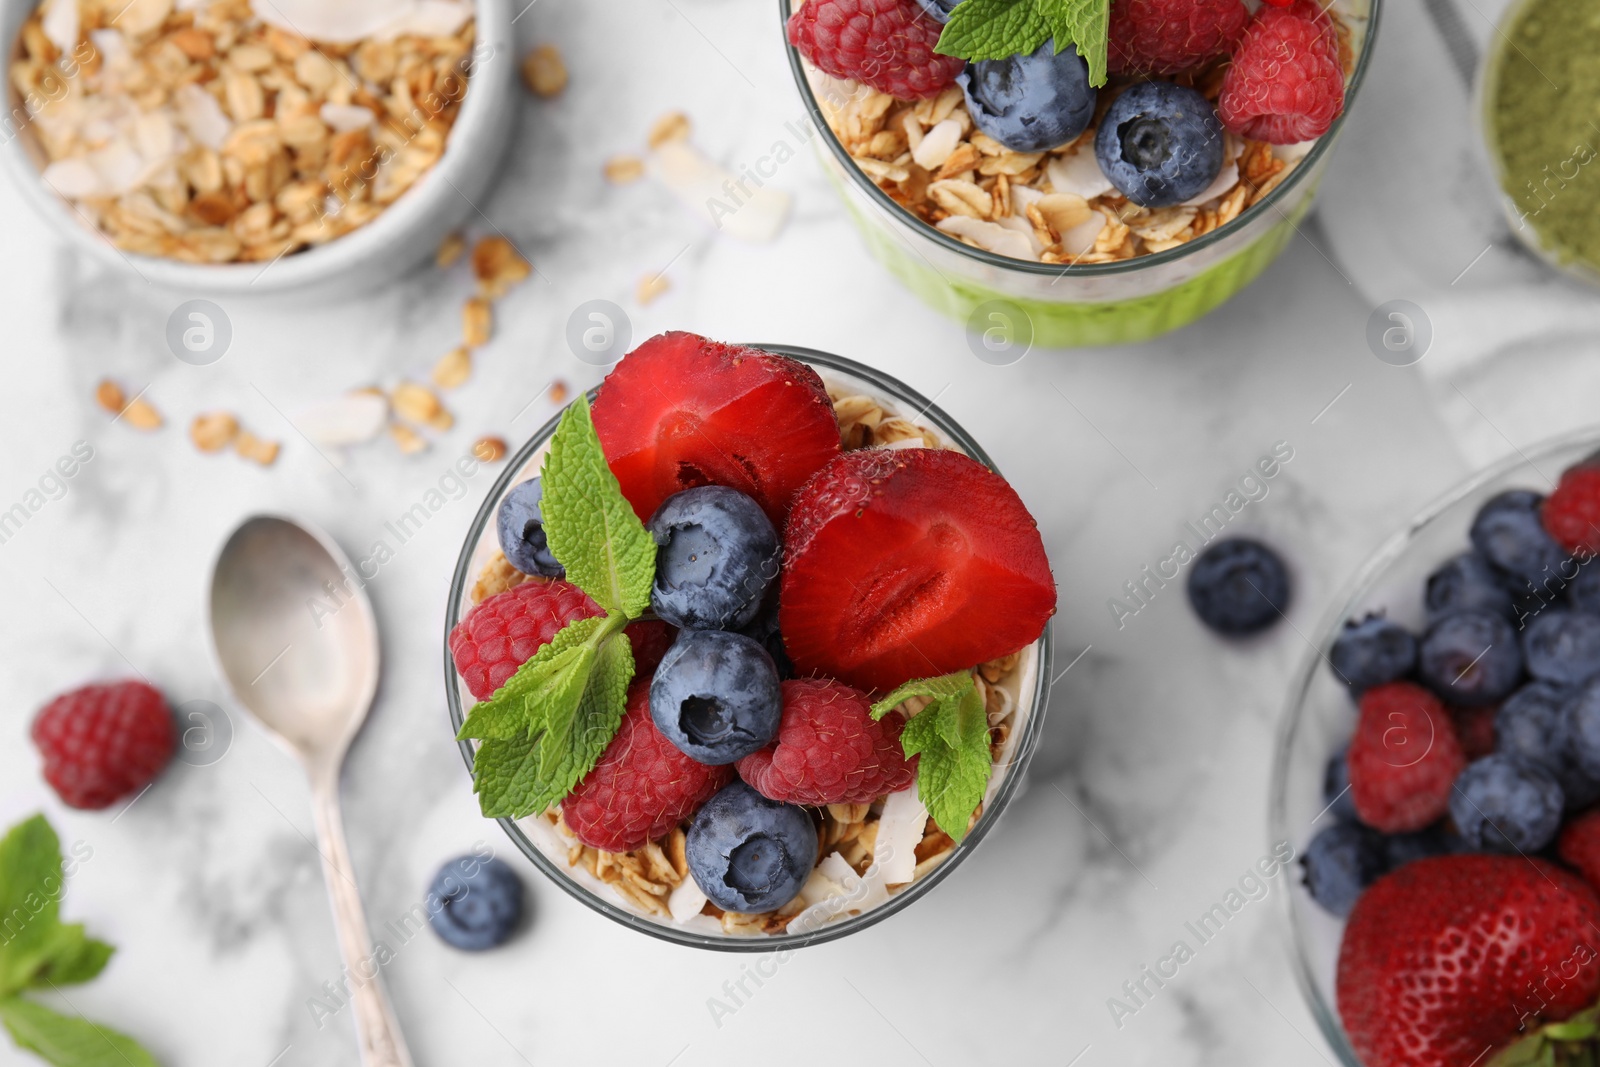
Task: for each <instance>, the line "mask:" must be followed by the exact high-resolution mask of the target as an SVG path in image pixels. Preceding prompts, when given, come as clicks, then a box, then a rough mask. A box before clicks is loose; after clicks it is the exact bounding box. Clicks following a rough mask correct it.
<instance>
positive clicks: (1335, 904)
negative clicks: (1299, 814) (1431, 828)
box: [1300, 823, 1385, 917]
mask: <svg viewBox="0 0 1600 1067" xmlns="http://www.w3.org/2000/svg"><path fill="white" fill-rule="evenodd" d="M1300 865H1301V867H1302V869H1303V873H1304V881H1305V886H1306V889H1308V890H1309V891H1310V892H1311V899H1313V900H1315V901H1316V902H1317V903H1318V904H1321V905H1322V907H1323V908H1324V909H1325V910H1327V911H1329V912H1332V913H1333V914H1334V915H1338V916H1341V917H1342V916H1345V915H1349V914H1350V909H1351V908H1353V907H1355V903H1356V898H1357V897H1359V896H1361V892H1362V890H1364V889H1366V888H1367V886H1369V885H1371V884H1372V883H1373V882H1375V881H1377V879H1378V876H1379V875H1381V874H1383V871H1384V866H1385V864H1384V855H1383V843H1382V841H1381V840H1380V839H1379V837H1378V835H1377V834H1375V833H1373V832H1372V831H1371V830H1369V829H1367V828H1366V827H1365V826H1359V825H1357V824H1355V823H1338V824H1336V825H1334V826H1330V827H1328V828H1327V829H1325V830H1323V831H1322V832H1321V833H1319V834H1317V836H1316V837H1313V838H1312V839H1311V844H1309V845H1307V846H1306V851H1305V855H1303V856H1301V857H1300Z"/></svg>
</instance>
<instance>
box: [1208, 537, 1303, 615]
mask: <svg viewBox="0 0 1600 1067" xmlns="http://www.w3.org/2000/svg"><path fill="white" fill-rule="evenodd" d="M1188 592H1189V604H1190V605H1191V606H1192V607H1193V608H1194V612H1195V614H1196V615H1198V616H1200V621H1201V622H1203V623H1205V624H1206V625H1207V626H1209V627H1211V629H1213V630H1215V631H1217V632H1218V633H1222V634H1229V635H1243V634H1252V633H1255V632H1256V631H1258V630H1264V629H1266V628H1267V627H1268V626H1271V625H1272V624H1273V623H1274V622H1276V621H1277V619H1278V616H1279V615H1280V614H1282V613H1283V612H1285V611H1287V610H1288V608H1289V571H1288V568H1286V567H1285V566H1284V565H1283V560H1281V559H1279V558H1278V554H1277V553H1276V552H1274V551H1273V550H1272V549H1270V548H1268V547H1267V546H1266V545H1264V544H1262V543H1261V542H1260V541H1251V540H1249V539H1247V538H1243V537H1235V538H1230V539H1229V540H1226V541H1218V542H1217V543H1216V544H1214V545H1212V546H1211V547H1210V548H1208V549H1206V550H1205V551H1204V552H1202V553H1200V558H1199V559H1197V560H1195V563H1194V569H1193V570H1191V571H1190V572H1189V585H1188Z"/></svg>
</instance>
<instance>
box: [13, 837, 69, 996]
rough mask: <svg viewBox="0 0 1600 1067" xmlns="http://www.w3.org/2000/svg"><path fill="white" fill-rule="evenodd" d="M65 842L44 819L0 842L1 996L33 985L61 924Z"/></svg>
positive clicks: (47, 958) (48, 954) (48, 956)
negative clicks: (62, 868) (62, 847)
mask: <svg viewBox="0 0 1600 1067" xmlns="http://www.w3.org/2000/svg"><path fill="white" fill-rule="evenodd" d="M64 890H65V886H64V884H63V880H62V874H61V839H60V838H58V837H56V832H55V831H54V830H53V829H51V828H50V824H49V823H48V822H46V821H45V818H44V816H43V815H35V816H33V817H32V818H31V819H26V820H24V821H23V822H20V823H18V824H17V825H16V826H13V827H12V828H11V830H10V831H9V832H8V833H7V834H6V836H5V837H4V838H0V997H3V996H7V995H9V994H11V993H15V992H16V991H17V990H19V989H22V988H24V987H25V986H27V985H28V984H29V983H30V982H32V981H33V979H34V977H35V975H37V974H38V972H39V971H40V970H41V969H42V968H43V967H44V966H45V964H46V963H47V962H48V961H49V958H50V954H51V951H52V946H53V944H54V938H55V937H56V930H57V928H58V926H59V925H60V912H61V895H62V893H63V891H64Z"/></svg>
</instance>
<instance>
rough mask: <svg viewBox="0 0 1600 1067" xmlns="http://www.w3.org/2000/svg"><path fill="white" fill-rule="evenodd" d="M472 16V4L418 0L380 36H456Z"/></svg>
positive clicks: (448, 0) (447, 0) (445, 0)
mask: <svg viewBox="0 0 1600 1067" xmlns="http://www.w3.org/2000/svg"><path fill="white" fill-rule="evenodd" d="M471 17H472V5H471V4H463V3H455V2H453V0H417V2H416V3H414V4H411V5H410V10H409V11H408V12H407V13H406V14H404V15H402V16H401V17H400V18H398V19H396V20H395V21H394V22H392V23H390V24H389V25H388V26H386V27H385V28H384V29H383V30H382V31H381V33H380V34H379V36H381V37H398V36H400V35H401V34H415V35H416V36H418V37H454V36H455V35H456V32H457V31H458V30H460V29H461V27H462V26H465V25H466V24H467V20H468V19H469V18H471Z"/></svg>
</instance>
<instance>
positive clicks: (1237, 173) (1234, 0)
mask: <svg viewBox="0 0 1600 1067" xmlns="http://www.w3.org/2000/svg"><path fill="white" fill-rule="evenodd" d="M791 10H792V14H791V15H790V18H789V21H788V39H789V42H790V43H791V44H792V45H793V46H794V47H795V48H796V49H797V50H798V51H799V53H800V55H801V57H802V58H803V59H804V61H805V63H806V65H807V67H808V71H809V73H810V74H811V75H812V77H813V85H814V86H816V87H819V91H818V92H817V93H816V96H817V98H818V100H819V103H820V104H821V106H822V109H823V112H824V117H825V118H826V119H827V121H828V122H829V125H830V127H831V128H832V129H833V132H834V133H835V134H836V135H837V136H838V137H839V139H840V141H841V142H842V143H843V145H844V147H845V149H846V151H847V152H848V153H849V154H850V156H851V158H852V159H853V160H854V161H855V163H856V164H857V166H858V167H859V168H860V169H861V170H862V172H863V173H864V174H866V175H868V176H870V177H871V179H872V180H873V181H875V182H876V183H877V184H878V186H879V187H880V188H882V189H883V190H884V191H885V192H886V193H888V194H889V196H890V197H891V198H892V199H894V200H895V201H896V202H897V203H899V204H900V205H901V206H903V207H905V208H906V209H907V210H909V211H911V212H912V213H914V214H916V215H917V216H918V217H920V218H921V219H922V220H923V221H924V222H926V223H928V224H930V225H932V226H935V227H937V228H938V229H940V230H942V231H944V232H945V233H946V234H948V235H950V236H952V237H954V238H956V239H957V240H960V241H962V242H964V243H966V244H969V245H972V246H974V247H977V248H981V249H984V250H985V251H989V252H994V253H998V254H1001V255H1007V256H1011V257H1013V258H1018V259H1026V260H1032V261H1039V262H1048V263H1103V262H1112V261H1115V260H1121V259H1130V258H1133V257H1135V256H1141V255H1147V254H1150V253H1154V252H1161V251H1166V250H1168V249H1172V248H1176V247H1179V246H1181V245H1182V244H1184V243H1186V242H1188V241H1191V240H1193V239H1194V238H1196V237H1199V236H1201V235H1203V234H1205V233H1209V232H1211V231H1213V230H1215V229H1217V228H1218V227H1219V226H1222V225H1226V224H1227V223H1229V222H1231V221H1232V220H1233V219H1235V218H1237V217H1238V216H1239V215H1240V213H1241V212H1243V211H1244V210H1245V209H1246V208H1248V207H1251V206H1253V205H1254V204H1256V203H1257V202H1259V201H1260V200H1261V199H1262V198H1263V197H1264V196H1266V195H1267V194H1268V193H1269V192H1270V191H1271V190H1272V189H1273V188H1275V187H1277V186H1278V185H1280V184H1281V183H1282V182H1283V181H1284V180H1285V179H1286V178H1287V177H1288V175H1289V173H1290V172H1291V171H1292V170H1293V169H1294V168H1295V167H1296V166H1297V165H1298V164H1299V161H1300V160H1301V159H1302V158H1303V157H1304V155H1305V152H1306V150H1307V149H1309V147H1310V142H1313V141H1315V140H1316V139H1318V138H1320V137H1321V136H1323V135H1324V134H1326V133H1327V132H1328V131H1329V130H1330V129H1332V127H1333V124H1334V121H1335V120H1336V119H1337V118H1338V117H1339V115H1340V114H1341V113H1342V111H1343V109H1344V95H1345V76H1346V70H1347V67H1348V65H1349V61H1350V52H1349V47H1348V44H1347V43H1346V42H1347V39H1348V36H1349V30H1348V28H1347V26H1346V25H1345V22H1344V16H1343V14H1341V12H1340V11H1339V10H1338V9H1337V7H1336V6H1330V5H1324V4H1319V3H1316V2H1315V0H1281V2H1280V0H1273V2H1272V3H1269V4H1250V3H1247V2H1246V0H1084V2H1081V3H1072V4H1059V3H1055V2H1054V0H1013V2H1011V3H996V2H992V0H977V2H973V3H966V2H961V0H794V2H793V4H792V5H791ZM827 78H832V79H835V80H836V84H833V85H828V84H826V82H825V79H827ZM862 86H864V87H866V89H867V90H868V91H867V92H866V93H862V92H859V91H857V90H858V88H859V87H862ZM880 94H882V95H880Z"/></svg>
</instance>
